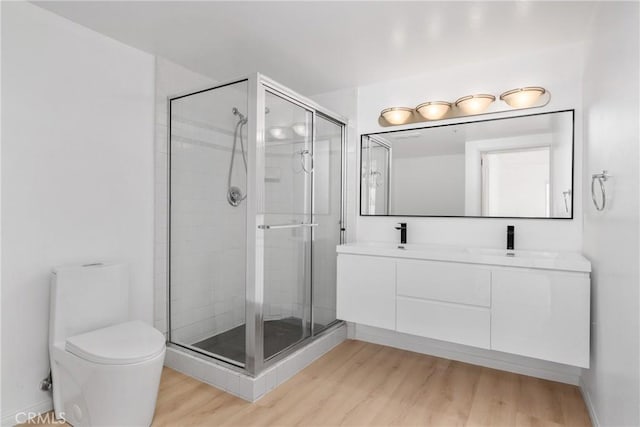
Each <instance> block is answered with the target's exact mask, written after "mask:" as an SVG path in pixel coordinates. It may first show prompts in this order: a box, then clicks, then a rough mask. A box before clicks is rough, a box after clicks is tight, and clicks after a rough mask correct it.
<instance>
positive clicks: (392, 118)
mask: <svg viewBox="0 0 640 427" xmlns="http://www.w3.org/2000/svg"><path fill="white" fill-rule="evenodd" d="M380 115H381V116H382V117H384V119H385V120H386V121H387V122H389V123H391V124H392V125H401V124H403V123H406V122H407V121H408V120H409V119H410V118H411V116H412V115H413V109H412V108H408V107H391V108H386V109H384V110H382V112H381V113H380Z"/></svg>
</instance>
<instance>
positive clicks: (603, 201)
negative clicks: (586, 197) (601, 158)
mask: <svg viewBox="0 0 640 427" xmlns="http://www.w3.org/2000/svg"><path fill="white" fill-rule="evenodd" d="M609 178H611V175H609V174H608V173H607V171H606V170H603V171H602V173H594V174H593V175H591V200H593V204H594V205H595V207H596V210H597V211H603V210H604V208H605V207H606V206H607V192H606V191H605V188H604V183H605V182H607V180H608V179H609ZM596 181H598V183H599V184H600V193H601V195H600V203H598V200H597V197H596Z"/></svg>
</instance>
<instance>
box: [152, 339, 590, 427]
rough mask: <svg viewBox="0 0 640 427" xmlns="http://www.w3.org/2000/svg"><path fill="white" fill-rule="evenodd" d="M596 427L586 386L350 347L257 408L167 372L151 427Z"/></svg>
mask: <svg viewBox="0 0 640 427" xmlns="http://www.w3.org/2000/svg"><path fill="white" fill-rule="evenodd" d="M252 425H264V426H267V425H269V426H293V425H300V426H338V425H349V426H389V425H397V426H461V425H482V426H542V425H544V426H563V425H564V426H589V425H591V422H590V420H589V415H588V413H587V410H586V407H585V404H584V401H583V400H582V396H581V394H580V390H579V389H578V387H575V386H571V385H567V384H562V383H557V382H552V381H545V380H541V379H537V378H533V377H527V376H524V375H518V374H512V373H508V372H503V371H498V370H494V369H488V368H483V367H479V366H474V365H469V364H466V363H461V362H455V361H451V360H447V359H441V358H438V357H432V356H426V355H423V354H418V353H413V352H410V351H404V350H398V349H395V348H391V347H385V346H381V345H376V344H370V343H365V342H361V341H352V340H348V341H345V342H344V343H342V344H340V345H339V346H338V347H336V348H335V349H333V350H332V351H331V352H329V353H327V354H326V355H324V356H323V357H322V358H320V359H318V360H317V361H316V362H314V363H313V364H311V365H310V366H308V367H307V368H306V369H304V370H303V371H302V372H300V373H299V374H297V375H296V376H294V377H293V378H291V379H290V380H289V381H287V382H286V383H284V384H282V385H281V386H280V387H278V388H276V389H275V390H273V391H271V392H270V393H269V394H267V395H266V396H264V397H263V398H262V399H260V400H259V401H258V402H255V403H248V402H245V401H244V400H242V399H240V398H237V397H234V396H232V395H229V394H227V393H225V392H223V391H220V390H218V389H216V388H213V387H210V386H208V385H206V384H203V383H201V382H198V381H196V380H194V379H192V378H189V377H187V376H185V375H182V374H181V373H179V372H176V371H174V370H171V369H169V368H165V369H164V372H163V374H162V382H161V384H160V394H159V396H158V404H157V408H156V413H155V418H154V421H153V426H252Z"/></svg>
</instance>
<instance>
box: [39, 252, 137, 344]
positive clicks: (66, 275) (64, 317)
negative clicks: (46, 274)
mask: <svg viewBox="0 0 640 427" xmlns="http://www.w3.org/2000/svg"><path fill="white" fill-rule="evenodd" d="M51 292H52V294H51V312H50V324H49V327H50V328H51V329H50V331H49V337H50V340H51V344H53V343H56V342H58V343H64V341H65V340H66V339H67V337H70V336H74V335H77V334H81V333H83V332H88V331H93V330H95V329H99V328H103V327H105V326H110V325H114V324H116V323H121V322H126V321H127V320H129V271H128V268H127V266H126V265H125V264H102V263H94V264H84V265H69V266H61V267H56V268H54V270H53V276H52V286H51Z"/></svg>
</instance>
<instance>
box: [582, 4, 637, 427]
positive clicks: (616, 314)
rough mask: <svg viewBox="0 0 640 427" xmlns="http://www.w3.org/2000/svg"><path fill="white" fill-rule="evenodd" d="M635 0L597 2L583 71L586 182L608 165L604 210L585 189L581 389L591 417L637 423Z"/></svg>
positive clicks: (607, 421) (599, 420)
mask: <svg viewBox="0 0 640 427" xmlns="http://www.w3.org/2000/svg"><path fill="white" fill-rule="evenodd" d="M638 13H639V6H638V3H637V2H628V3H622V2H615V3H614V2H612V3H607V4H602V5H601V6H600V10H599V11H598V13H597V17H596V20H595V24H594V26H593V29H592V33H591V40H592V42H591V44H590V45H589V46H588V50H587V60H586V63H585V72H584V111H585V142H586V145H585V151H586V152H585V154H586V155H585V157H586V168H585V171H584V172H585V173H584V175H583V177H584V182H585V183H588V182H590V180H591V174H592V173H598V172H600V171H602V169H607V170H608V171H609V173H611V174H612V175H613V179H612V180H610V181H608V182H607V183H606V188H607V191H608V199H607V208H606V209H605V210H604V211H603V212H596V210H595V208H594V206H593V204H592V202H591V197H590V194H588V193H589V188H588V187H587V188H585V199H584V200H585V201H584V212H585V225H584V231H585V234H584V252H585V254H586V255H587V257H588V258H590V260H591V262H592V263H593V273H592V276H591V277H592V321H593V324H592V332H591V334H592V335H591V336H592V344H591V369H590V370H588V371H586V372H585V373H584V377H583V390H584V391H585V394H586V396H587V398H588V401H589V403H590V406H591V410H592V415H593V417H594V418H595V420H594V421H596V422H597V423H599V424H600V425H603V426H613V425H629V426H630V425H639V424H640V413H639V412H640V378H639V375H640V373H639V366H638V364H639V363H640V355H639V346H640V342H639V339H640V328H639V325H638V323H639V319H638V315H639V313H640V304H639V303H640V301H639V298H640V295H639V273H638V261H639V256H640V254H639V252H640V251H639V249H638V245H639V243H638V231H639V226H638V222H639V220H638V208H639V204H638V199H639V195H638V177H639V176H638V154H639V150H638V142H639V129H638V126H639V115H640V111H639V110H640V109H639V106H638V94H639V93H638V92H639V89H640V87H639V84H638V79H639V72H640V70H639V69H638V62H639V55H638V50H639V48H640V46H639V45H638V37H639V34H638V25H639V22H638Z"/></svg>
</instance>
